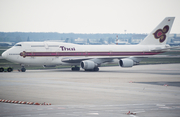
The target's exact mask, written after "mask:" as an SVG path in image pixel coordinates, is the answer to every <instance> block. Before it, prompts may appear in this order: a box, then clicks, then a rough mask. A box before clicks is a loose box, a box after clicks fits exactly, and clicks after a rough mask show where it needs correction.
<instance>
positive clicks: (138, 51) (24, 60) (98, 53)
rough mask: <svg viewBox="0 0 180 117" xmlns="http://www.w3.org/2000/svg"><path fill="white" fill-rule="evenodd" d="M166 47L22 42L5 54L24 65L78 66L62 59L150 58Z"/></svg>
mask: <svg viewBox="0 0 180 117" xmlns="http://www.w3.org/2000/svg"><path fill="white" fill-rule="evenodd" d="M162 48H165V45H152V46H151V45H76V44H70V43H62V42H20V43H18V44H16V45H15V46H13V47H12V48H10V49H8V50H7V51H6V52H4V53H3V55H2V56H3V57H4V58H6V59H7V60H9V61H12V62H15V63H19V64H23V65H35V66H40V65H47V66H48V65H49V66H51V65H63V64H71V65H78V64H79V63H66V62H63V61H62V59H64V58H70V57H76V58H78V57H79V58H80V57H81V58H82V57H85V58H87V57H88V58H112V59H113V58H114V59H115V58H123V57H130V56H147V55H148V56H149V55H155V54H159V53H160V52H154V51H151V50H153V49H162Z"/></svg>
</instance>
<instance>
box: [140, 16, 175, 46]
mask: <svg viewBox="0 0 180 117" xmlns="http://www.w3.org/2000/svg"><path fill="white" fill-rule="evenodd" d="M174 19H175V17H166V18H165V19H164V20H163V21H162V22H161V23H160V24H159V25H158V26H157V27H156V28H155V29H154V30H153V31H152V32H151V33H150V34H149V35H148V36H147V37H146V38H145V39H144V40H143V41H142V42H140V43H139V45H165V44H166V41H167V39H168V37H169V33H170V31H171V27H172V24H173V22H174Z"/></svg>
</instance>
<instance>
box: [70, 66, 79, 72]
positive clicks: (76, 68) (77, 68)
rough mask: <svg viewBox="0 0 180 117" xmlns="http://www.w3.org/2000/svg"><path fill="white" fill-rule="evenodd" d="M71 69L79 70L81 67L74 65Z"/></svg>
mask: <svg viewBox="0 0 180 117" xmlns="http://www.w3.org/2000/svg"><path fill="white" fill-rule="evenodd" d="M71 70H72V71H79V70H80V67H72V68H71Z"/></svg>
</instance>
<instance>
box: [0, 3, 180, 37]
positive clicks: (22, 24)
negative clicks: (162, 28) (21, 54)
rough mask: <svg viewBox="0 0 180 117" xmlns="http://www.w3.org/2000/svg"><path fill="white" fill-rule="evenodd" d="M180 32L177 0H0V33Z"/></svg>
mask: <svg viewBox="0 0 180 117" xmlns="http://www.w3.org/2000/svg"><path fill="white" fill-rule="evenodd" d="M172 16H173V17H175V21H174V24H173V27H172V30H171V33H180V0H0V32H58V33H88V34H89V33H125V30H126V33H150V32H151V31H152V30H153V29H154V28H155V27H156V26H157V25H158V24H159V23H160V22H161V21H162V20H163V19H164V18H165V17H172Z"/></svg>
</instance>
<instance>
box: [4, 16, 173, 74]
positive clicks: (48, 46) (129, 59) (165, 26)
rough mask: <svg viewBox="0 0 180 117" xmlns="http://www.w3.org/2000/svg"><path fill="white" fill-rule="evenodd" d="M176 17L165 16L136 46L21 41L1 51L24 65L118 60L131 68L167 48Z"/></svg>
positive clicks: (88, 65)
mask: <svg viewBox="0 0 180 117" xmlns="http://www.w3.org/2000/svg"><path fill="white" fill-rule="evenodd" d="M174 19H175V17H166V18H165V19H164V20H163V21H162V22H161V23H160V24H159V25H158V26H157V27H156V28H155V29H154V30H153V31H152V32H151V33H150V34H149V35H148V36H147V37H146V38H145V39H144V40H143V41H142V42H140V43H139V44H138V45H77V44H70V43H62V42H20V43H17V44H16V45H15V46H13V47H12V48H10V49H8V50H7V51H5V52H4V53H3V54H2V57H3V58H5V59H7V60H8V61H11V62H15V63H19V64H20V65H21V66H22V69H21V71H22V72H25V71H26V69H25V67H24V66H25V65H34V66H45V67H48V66H57V65H65V64H67V65H71V66H73V67H72V71H79V70H80V67H78V66H81V68H83V69H84V70H85V71H89V70H90V71H99V68H98V67H100V66H101V64H102V63H106V62H112V61H113V60H114V59H118V60H119V65H120V66H121V67H132V66H133V65H136V64H138V63H139V62H140V61H141V60H142V58H144V57H148V56H150V55H156V54H160V53H162V52H165V51H166V50H168V49H169V48H170V46H169V45H166V41H167V39H168V35H169V33H170V30H171V27H172V24H173V22H174Z"/></svg>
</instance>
